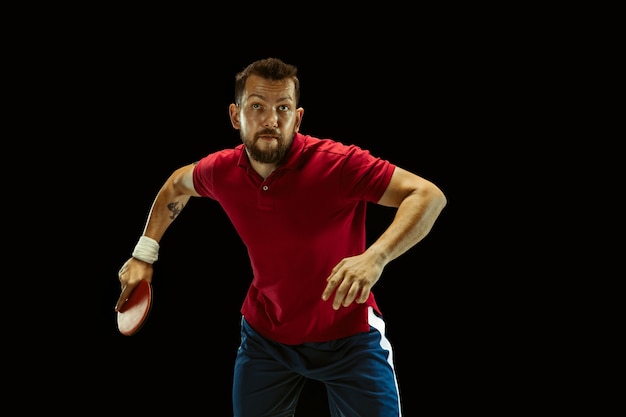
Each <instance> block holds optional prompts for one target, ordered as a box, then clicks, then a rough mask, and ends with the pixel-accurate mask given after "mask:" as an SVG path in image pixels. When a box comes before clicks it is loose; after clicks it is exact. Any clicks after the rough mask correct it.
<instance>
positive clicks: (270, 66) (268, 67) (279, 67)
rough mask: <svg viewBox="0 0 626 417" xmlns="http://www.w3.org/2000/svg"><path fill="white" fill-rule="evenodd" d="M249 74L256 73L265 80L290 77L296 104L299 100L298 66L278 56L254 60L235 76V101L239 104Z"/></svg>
mask: <svg viewBox="0 0 626 417" xmlns="http://www.w3.org/2000/svg"><path fill="white" fill-rule="evenodd" d="M251 75H257V76H259V77H261V78H265V79H267V80H274V81H277V80H285V79H289V78H291V79H292V80H293V84H294V87H295V94H296V97H295V99H296V105H298V102H299V101H300V80H299V79H298V68H297V67H296V66H295V65H291V64H287V63H285V62H283V61H282V60H280V59H278V58H265V59H260V60H258V61H254V62H253V63H251V64H250V65H248V66H247V67H245V68H244V69H243V70H242V71H240V72H239V73H237V75H236V76H235V103H237V104H238V105H239V104H241V100H242V99H243V93H244V90H245V88H246V80H247V79H248V77H249V76H251Z"/></svg>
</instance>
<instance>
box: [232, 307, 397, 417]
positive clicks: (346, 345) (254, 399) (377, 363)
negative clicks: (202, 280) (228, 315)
mask: <svg viewBox="0 0 626 417" xmlns="http://www.w3.org/2000/svg"><path fill="white" fill-rule="evenodd" d="M369 323H370V331H369V332H368V333H359V334H356V335H354V336H350V337H346V338H342V339H338V340H333V341H330V342H322V343H304V344H301V345H296V346H291V345H284V344H281V343H276V342H273V341H271V340H269V339H267V338H265V337H263V336H261V335H260V334H259V333H257V332H256V331H254V329H252V328H251V327H250V325H249V324H248V323H247V322H246V320H245V319H244V318H242V320H241V344H240V346H239V349H238V351H237V357H236V359H235V369H234V381H233V410H234V417H288V416H293V415H294V413H295V411H296V405H297V402H298V398H299V396H300V393H301V392H302V389H303V387H304V384H305V382H306V380H307V379H314V380H317V381H320V382H322V383H323V384H324V386H325V387H326V392H327V394H328V406H329V409H330V415H331V416H333V417H363V416H368V417H400V416H401V415H402V413H401V406H400V395H399V391H398V384H397V379H396V373H395V369H394V365H393V355H392V350H391V344H390V343H389V341H388V340H387V339H386V337H385V322H384V321H383V319H382V318H380V317H379V316H377V315H376V314H375V313H374V312H373V310H372V309H371V308H370V314H369Z"/></svg>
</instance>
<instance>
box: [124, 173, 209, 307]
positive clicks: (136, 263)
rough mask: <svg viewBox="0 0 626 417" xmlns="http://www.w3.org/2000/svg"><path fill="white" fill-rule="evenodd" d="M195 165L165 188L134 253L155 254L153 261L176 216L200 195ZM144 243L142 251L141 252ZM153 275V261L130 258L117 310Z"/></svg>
mask: <svg viewBox="0 0 626 417" xmlns="http://www.w3.org/2000/svg"><path fill="white" fill-rule="evenodd" d="M194 166H195V163H194V164H189V165H186V166H184V167H181V168H178V169H177V170H176V171H174V172H173V173H172V175H170V176H169V178H168V179H167V180H166V181H165V183H164V184H163V186H161V189H160V190H159V192H158V193H157V195H156V197H155V199H154V201H153V202H152V206H151V207H150V212H149V213H148V219H147V221H146V224H145V226H144V230H143V235H142V237H141V238H140V242H138V243H137V247H136V248H135V251H134V252H133V253H136V252H140V253H141V252H154V256H153V257H152V258H156V255H157V254H156V251H158V242H159V241H160V240H161V238H162V237H163V235H164V234H165V231H166V230H167V229H168V227H169V226H170V225H171V224H172V223H173V222H174V220H176V217H178V215H179V214H180V213H181V211H182V210H183V209H184V208H185V206H186V205H187V202H188V201H189V199H190V198H191V197H199V196H200V195H199V194H198V193H197V192H196V190H195V188H194V186H193V169H194ZM142 240H143V241H147V242H148V243H151V244H152V246H150V244H146V243H145V242H142ZM140 244H141V246H142V248H141V250H139V251H138V250H137V249H138V247H139V246H140ZM155 246H156V247H155ZM152 273H153V267H152V262H146V261H145V260H140V259H137V257H136V256H134V257H130V258H129V259H128V260H127V261H126V262H125V263H124V265H122V267H121V268H120V270H119V272H118V277H119V281H120V285H121V288H122V292H121V294H120V297H119V299H118V301H117V304H116V305H115V310H116V311H119V309H120V308H121V307H122V305H123V304H124V303H125V302H126V299H127V298H128V297H129V296H130V294H131V292H132V291H133V290H134V289H135V287H136V286H137V285H138V284H139V282H140V281H141V280H146V281H148V282H152Z"/></svg>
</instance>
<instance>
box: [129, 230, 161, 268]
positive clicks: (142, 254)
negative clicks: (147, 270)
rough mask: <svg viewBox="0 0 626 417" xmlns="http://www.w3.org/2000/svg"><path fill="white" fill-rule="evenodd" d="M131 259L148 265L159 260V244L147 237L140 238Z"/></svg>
mask: <svg viewBox="0 0 626 417" xmlns="http://www.w3.org/2000/svg"><path fill="white" fill-rule="evenodd" d="M133 258H137V259H139V260H140V261H144V262H147V263H149V264H152V263H154V261H156V260H157V259H159V242H157V241H156V240H154V239H152V238H151V237H148V236H141V237H140V238H139V242H137V245H136V246H135V250H133Z"/></svg>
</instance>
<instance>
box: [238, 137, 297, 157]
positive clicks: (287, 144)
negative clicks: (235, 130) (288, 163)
mask: <svg viewBox="0 0 626 417" xmlns="http://www.w3.org/2000/svg"><path fill="white" fill-rule="evenodd" d="M295 134H296V133H295V132H292V133H291V134H290V135H289V137H287V138H285V137H284V136H283V135H282V134H279V135H278V136H277V144H278V146H276V147H275V148H273V149H261V148H260V147H259V146H258V142H259V136H262V135H276V132H275V131H274V130H270V129H268V130H262V131H261V132H258V133H257V134H255V135H254V138H253V139H252V140H246V139H245V138H244V137H243V135H242V137H241V140H242V142H243V144H244V145H245V147H246V150H247V151H248V155H250V157H251V158H252V159H254V160H255V161H257V162H260V163H262V164H277V163H279V162H280V161H282V160H283V158H284V157H285V155H286V154H287V152H289V148H291V144H292V143H293V138H294V136H295Z"/></svg>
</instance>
